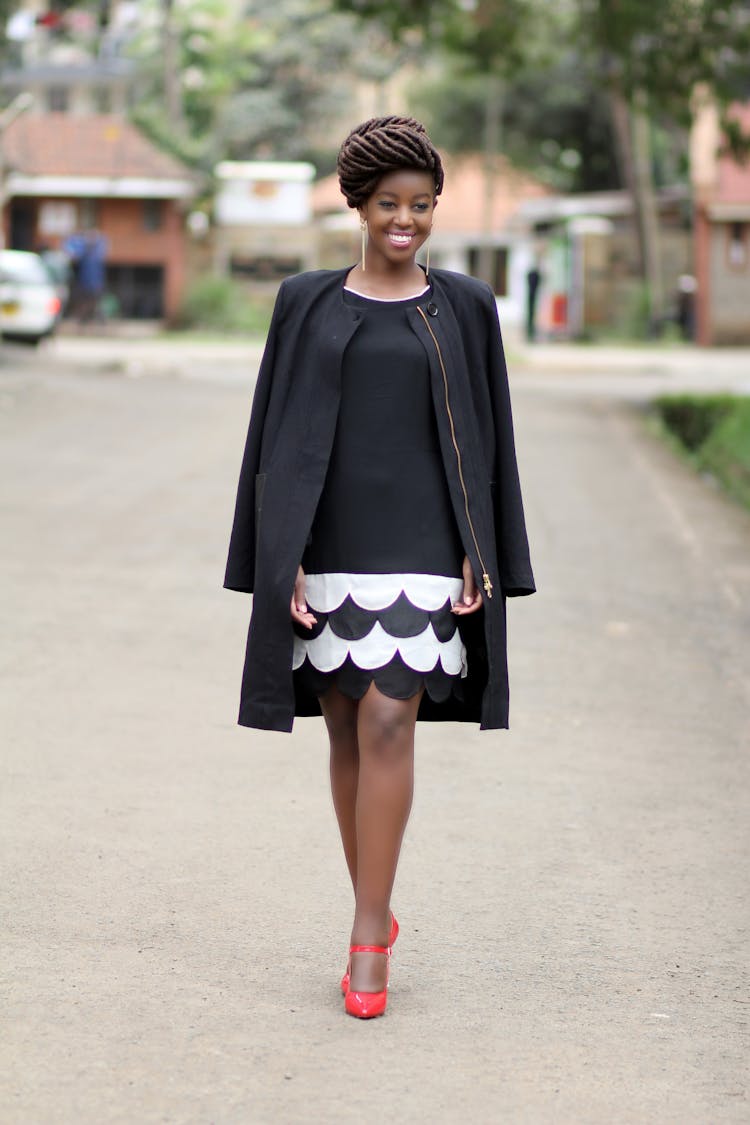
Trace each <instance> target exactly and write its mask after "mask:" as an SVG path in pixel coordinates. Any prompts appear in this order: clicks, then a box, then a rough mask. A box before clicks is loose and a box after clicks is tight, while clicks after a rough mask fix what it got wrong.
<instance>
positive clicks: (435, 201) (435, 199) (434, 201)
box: [432, 196, 438, 211]
mask: <svg viewBox="0 0 750 1125" xmlns="http://www.w3.org/2000/svg"><path fill="white" fill-rule="evenodd" d="M437 205H438V197H437V196H435V198H434V199H433V201H432V210H433V211H434V210H435V208H436V207H437Z"/></svg>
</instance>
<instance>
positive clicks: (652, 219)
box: [610, 86, 664, 330]
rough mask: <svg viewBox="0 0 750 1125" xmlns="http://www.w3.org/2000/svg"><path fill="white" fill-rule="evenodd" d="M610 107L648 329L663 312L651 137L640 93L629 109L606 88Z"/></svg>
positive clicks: (615, 91) (617, 91)
mask: <svg viewBox="0 0 750 1125" xmlns="http://www.w3.org/2000/svg"><path fill="white" fill-rule="evenodd" d="M610 110H611V114H612V122H613V125H614V131H615V139H616V142H617V152H618V156H619V163H620V176H621V179H622V181H623V184H624V185H625V188H626V189H627V191H628V192H629V194H630V197H631V199H632V201H633V221H634V227H635V233H636V238H637V241H638V264H639V271H640V275H641V277H642V279H643V282H644V285H645V286H646V296H647V301H648V310H649V323H650V326H651V328H652V330H653V329H654V328H655V327H656V325H657V323H658V321H659V319H660V317H661V316H663V313H664V286H663V284H662V277H661V251H660V238H659V212H658V207H657V202H656V193H655V191H654V180H653V174H652V171H651V136H650V128H649V120H648V116H647V114H646V106H645V98H644V96H643V95H641V96H639V97H638V98H637V99H636V105H635V106H634V107H633V108H632V109H631V107H630V106H629V105H628V103H627V101H626V100H625V97H624V96H623V94H622V92H621V90H620V89H619V88H618V87H617V86H611V87H610Z"/></svg>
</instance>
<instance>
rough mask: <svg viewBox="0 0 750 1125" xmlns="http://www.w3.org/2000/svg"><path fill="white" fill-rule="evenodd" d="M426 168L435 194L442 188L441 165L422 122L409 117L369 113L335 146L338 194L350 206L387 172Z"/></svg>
mask: <svg viewBox="0 0 750 1125" xmlns="http://www.w3.org/2000/svg"><path fill="white" fill-rule="evenodd" d="M402 169H408V170H410V171H412V170H414V171H419V172H429V173H431V175H432V177H433V180H434V182H435V195H440V193H441V191H442V190H443V165H442V162H441V160H440V155H439V153H438V151H437V149H436V148H435V146H434V145H433V143H432V141H431V140H430V138H429V137H428V136H427V133H426V131H425V127H424V125H420V123H419V122H418V121H415V120H414V118H413V117H395V116H391V117H371V118H370V119H369V121H364V122H363V123H362V124H361V125H358V126H357V128H356V129H352V131H351V133H350V134H349V136H348V137H347V138H346V140H345V141H344V143H343V144H342V146H341V149H340V150H339V156H338V161H337V164H336V170H337V171H338V176H339V184H340V186H341V191H342V194H343V195H344V196H345V197H346V202H347V203H348V204H349V206H350V207H361V206H362V205H363V204H364V203H366V202H367V200H368V199H369V198H370V196H371V195H372V193H373V192H374V191H375V188H376V187H377V185H378V183H379V181H380V180H381V179H382V178H383V176H385V175H387V174H388V173H389V172H399V171H401V170H402Z"/></svg>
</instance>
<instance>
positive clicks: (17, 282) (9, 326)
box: [0, 250, 62, 344]
mask: <svg viewBox="0 0 750 1125" xmlns="http://www.w3.org/2000/svg"><path fill="white" fill-rule="evenodd" d="M61 311H62V302H61V300H60V295H59V293H58V291H57V287H56V285H55V282H54V281H53V279H52V277H51V276H50V273H49V270H48V269H47V267H46V266H45V264H44V262H43V261H42V259H41V258H40V257H39V255H38V254H30V253H27V252H26V251H25V250H0V333H2V335H3V336H4V337H5V338H6V339H7V340H22V341H26V342H28V343H30V344H38V343H39V341H40V340H43V339H44V337H45V336H51V335H52V333H53V332H54V331H55V328H56V327H57V322H58V321H59V319H60V313H61Z"/></svg>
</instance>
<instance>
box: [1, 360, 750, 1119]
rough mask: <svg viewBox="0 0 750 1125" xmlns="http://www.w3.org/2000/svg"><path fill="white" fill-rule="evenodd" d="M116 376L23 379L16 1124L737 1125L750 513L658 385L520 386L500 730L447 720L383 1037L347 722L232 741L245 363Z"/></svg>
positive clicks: (7, 498)
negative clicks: (339, 824) (235, 525)
mask: <svg viewBox="0 0 750 1125" xmlns="http://www.w3.org/2000/svg"><path fill="white" fill-rule="evenodd" d="M109 346H110V347H111V356H110V362H109V367H108V368H107V369H106V370H105V369H103V368H102V366H101V365H99V366H98V367H97V365H96V364H89V365H87V364H86V363H83V362H81V363H80V365H79V369H77V368H76V361H75V359H73V360H70V362H67V363H62V362H60V363H58V362H57V361H56V359H55V355H54V353H52V352H50V351H46V352H45V351H42V352H41V353H40V354H39V355H37V356H36V357H35V358H33V359H30V358H29V357H28V356H26V355H24V356H23V357H18V356H16V353H12V352H6V353H5V355H4V359H3V362H2V363H0V495H1V506H0V513H1V523H2V541H3V549H2V552H0V583H1V585H0V591H1V592H0V601H1V609H0V613H1V615H2V630H1V631H0V659H1V660H2V669H3V671H2V679H1V680H0V683H1V685H2V686H1V687H0V691H2V713H1V715H0V722H1V723H2V730H3V735H2V746H3V750H2V761H3V767H4V777H3V783H2V809H1V816H0V834H1V837H2V864H3V872H2V874H1V879H2V882H1V886H2V890H1V891H0V894H1V895H2V899H3V900H4V922H3V930H4V937H3V954H2V971H3V976H4V986H3V991H4V999H3V1003H2V1009H3V1014H2V1023H3V1025H4V1026H3V1029H2V1032H1V1033H0V1059H1V1060H2V1092H1V1093H0V1120H1V1121H2V1122H3V1125H15V1123H23V1125H27V1123H29V1125H32V1123H33V1125H37V1123H41V1125H54V1123H58V1122H59V1123H61V1125H68V1123H71V1125H72V1123H76V1125H80V1123H84V1125H89V1123H91V1125H109V1123H126V1125H129V1123H137V1125H141V1123H144V1125H145V1123H149V1125H150V1123H152V1122H153V1123H157V1122H173V1123H193V1122H195V1123H200V1125H203V1123H217V1125H223V1123H232V1125H234V1123H238V1125H243V1123H251V1125H256V1123H257V1125H276V1123H279V1125H287V1123H289V1125H296V1123H306V1122H310V1121H321V1122H326V1123H329V1122H330V1123H350V1122H351V1123H364V1125H370V1123H371V1122H372V1123H375V1122H381V1121H384V1120H385V1121H392V1122H398V1123H399V1125H400V1123H422V1122H431V1123H432V1122H436V1123H443V1122H445V1123H453V1122H460V1123H463V1122H472V1123H474V1122H477V1123H495V1122H509V1123H514V1125H515V1123H529V1125H547V1123H555V1125H558V1123H565V1125H567V1123H571V1125H573V1123H575V1125H587V1123H591V1125H605V1123H606V1125H613V1123H614V1125H617V1123H633V1125H642V1123H644V1122H658V1123H672V1122H674V1123H675V1125H678V1123H679V1125H693V1123H696V1125H703V1123H706V1125H714V1123H717V1122H732V1123H734V1122H736V1123H746V1122H748V1121H750V1099H749V1097H748V1057H749V1056H748V1015H749V1014H750V1007H749V1005H750V987H749V971H748V946H747V936H748V921H749V920H750V919H749V908H748V902H747V871H748V860H749V854H748V853H749V852H750V847H749V846H748V845H749V843H750V840H749V836H750V830H749V828H748V820H749V818H748V811H747V810H748V773H749V772H750V767H749V766H748V748H749V747H750V644H749V642H748V638H749V636H750V632H749V630H750V519H749V518H748V517H747V515H746V514H745V513H743V512H742V511H740V510H739V509H738V508H736V507H734V506H732V505H730V504H729V503H728V502H726V501H724V500H723V499H722V497H721V496H720V495H719V494H718V493H717V491H716V490H715V488H713V487H712V486H711V484H710V482H706V481H703V480H700V479H698V478H696V477H693V476H692V475H691V473H690V472H689V470H688V469H687V468H685V467H684V466H683V465H682V464H680V463H679V462H677V461H675V460H674V459H673V458H672V456H671V454H670V453H669V452H668V451H667V450H666V449H664V448H663V447H662V446H661V445H660V444H659V443H658V441H657V440H656V439H655V438H654V437H653V436H652V435H651V434H650V433H649V431H648V428H647V426H646V425H645V424H644V421H643V419H642V417H641V415H640V413H639V409H638V407H637V404H636V405H633V403H632V402H630V401H625V400H626V399H627V400H632V399H636V400H637V399H639V398H642V397H644V396H645V395H646V394H647V393H649V390H650V388H651V385H652V377H653V371H651V372H649V369H648V366H647V365H642V366H641V367H638V365H637V364H635V365H631V366H628V364H629V363H630V361H628V362H627V363H625V364H624V365H622V366H620V367H617V365H616V364H615V363H614V361H613V360H612V361H606V357H605V358H604V359H603V360H602V364H601V370H597V369H596V364H590V365H589V367H587V368H585V365H584V364H582V363H581V364H580V365H579V366H576V365H575V363H574V362H573V361H572V360H571V363H570V365H569V366H568V367H566V365H565V363H563V364H562V365H560V364H558V367H557V369H555V370H553V369H552V368H554V363H553V360H552V358H549V364H550V370H548V371H545V365H544V363H540V364H537V366H536V368H535V369H534V370H531V369H529V370H526V371H524V370H523V369H522V370H521V373H520V374H518V375H516V376H515V377H514V380H513V392H514V403H515V411H516V419H517V431H518V433H517V439H518V448H519V455H520V464H521V472H522V479H523V483H524V489H525V496H526V503H527V510H528V518H529V528H530V535H531V541H532V546H533V553H534V560H535V565H536V572H537V579H538V584H539V588H540V592H539V594H538V595H537V596H536V597H534V598H531V599H523V600H519V601H515V602H512V603H510V605H509V621H510V639H511V688H512V706H511V724H512V728H511V731H510V732H492V733H483V734H480V733H479V732H478V731H477V730H475V729H468V728H463V727H459V726H454V725H447V724H446V725H434V726H431V725H425V726H422V727H420V729H419V732H418V735H419V737H418V751H417V757H418V764H417V796H416V802H415V808H414V813H413V817H412V820H411V823H410V826H409V830H408V834H407V839H406V841H405V847H404V853H403V858H402V864H401V868H400V872H399V878H398V883H397V887H396V893H395V897H394V908H395V910H396V913H397V915H398V917H399V921H400V923H401V936H400V937H399V941H398V944H397V946H396V950H395V954H394V959H393V970H392V987H391V993H390V999H389V1007H388V1012H387V1014H386V1016H385V1018H384V1019H382V1020H377V1021H373V1022H371V1023H360V1022H357V1021H354V1020H352V1019H350V1018H348V1017H346V1016H345V1015H344V1013H343V1010H342V1002H341V997H340V994H339V992H338V980H339V977H340V974H341V972H342V970H343V967H344V960H345V947H346V941H347V935H348V929H349V925H350V915H351V900H350V892H349V891H348V888H347V879H346V875H345V869H344V863H343V859H342V857H341V855H340V853H339V844H338V840H337V835H336V830H335V825H334V818H333V814H332V811H331V807H330V798H329V795H328V791H327V776H326V771H327V763H326V757H327V748H326V740H325V737H324V734H323V731H322V730H321V723H320V722H319V721H316V720H300V721H298V723H297V725H296V726H295V731H294V734H293V735H292V736H284V735H273V734H263V733H261V732H250V731H247V730H244V729H240V728H238V727H236V726H235V724H234V717H235V714H236V706H237V695H238V687H239V676H240V669H241V662H242V655H243V647H244V635H245V629H246V622H247V616H248V610H249V606H248V599H246V598H244V597H243V596H240V595H236V594H230V593H227V592H225V591H223V590H222V589H221V578H222V572H223V562H224V552H225V548H226V542H227V534H228V529H229V524H230V520H231V512H232V505H233V499H234V488H235V482H236V473H237V469H238V465H239V458H240V454H241V447H242V441H243V438H244V431H245V427H246V422H247V413H248V408H249V397H250V388H249V382H250V380H249V378H247V377H246V376H245V375H242V377H240V373H241V370H242V365H243V363H244V362H245V359H244V357H243V358H242V359H237V361H236V363H235V365H234V367H233V366H232V364H231V363H230V362H229V360H228V359H227V358H226V357H221V356H219V357H216V356H215V357H214V359H213V360H212V361H210V362H209V361H208V359H207V356H206V355H204V356H203V357H202V358H201V356H200V355H192V356H191V355H187V356H186V357H185V361H184V364H183V365H182V366H179V365H178V366H177V367H175V368H174V369H171V368H170V369H168V370H167V369H164V368H163V367H162V368H159V366H158V364H157V365H155V366H151V367H150V366H149V364H148V362H147V361H146V360H139V362H140V364H141V366H140V367H139V368H137V370H136V369H134V368H133V362H134V360H133V354H132V345H129V344H128V343H126V342H121V343H118V342H112V343H111V344H110V345H109ZM155 346H156V345H155ZM128 348H131V350H130V351H128ZM566 362H567V361H566ZM527 366H528V365H527ZM730 366H731V365H730ZM584 368H585V370H584ZM615 368H616V370H615ZM248 370H249V369H248ZM745 374H746V367H745V364H744V360H743V359H742V357H740V361H739V365H738V366H737V367H736V370H735V375H734V376H733V378H736V379H737V380H739V382H741V381H742V380H743V379H744V378H745ZM134 375H141V376H143V377H141V378H134V377H133V376H134ZM678 375H679V371H678ZM187 376H192V377H187ZM626 376H632V380H634V382H631V381H630V379H629V378H628V379H626ZM663 377H664V378H667V379H669V378H671V376H670V375H669V374H667V375H666V376H663ZM691 377H692V376H691V375H690V372H687V373H686V378H687V379H688V380H689V379H690V378H691ZM701 377H702V378H704V379H705V378H708V377H710V369H707V370H705V371H703V374H702V376H701ZM660 378H662V376H660ZM624 379H626V382H625V383H624V384H623V380H624ZM650 380H651V381H650ZM635 386H637V387H638V390H637V391H636V390H635V389H634V387H635Z"/></svg>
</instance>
